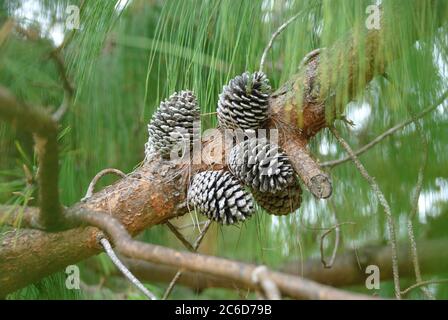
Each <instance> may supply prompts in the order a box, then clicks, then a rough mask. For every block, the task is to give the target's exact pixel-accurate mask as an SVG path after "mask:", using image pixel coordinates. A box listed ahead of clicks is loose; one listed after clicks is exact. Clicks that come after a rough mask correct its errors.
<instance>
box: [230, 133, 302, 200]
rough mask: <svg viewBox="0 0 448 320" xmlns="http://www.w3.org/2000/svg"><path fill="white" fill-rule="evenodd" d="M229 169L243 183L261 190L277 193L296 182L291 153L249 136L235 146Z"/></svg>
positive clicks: (231, 152) (231, 154) (264, 140)
mask: <svg viewBox="0 0 448 320" xmlns="http://www.w3.org/2000/svg"><path fill="white" fill-rule="evenodd" d="M228 164H229V169H230V171H231V172H232V173H233V175H234V176H235V177H237V178H238V179H240V180H241V181H242V182H243V183H244V184H246V185H247V186H250V187H251V188H252V189H254V190H257V191H260V192H271V193H275V192H277V191H281V190H283V189H285V188H286V187H287V186H288V185H290V184H292V183H293V181H294V170H293V168H292V166H291V163H290V162H289V159H288V156H287V155H286V154H285V153H284V152H283V151H282V150H281V149H280V147H279V146H277V145H275V144H271V143H269V142H268V141H267V140H266V139H254V138H253V139H249V140H246V141H243V142H241V143H239V144H237V145H236V146H234V147H233V148H232V150H231V151H230V155H229V160H228Z"/></svg>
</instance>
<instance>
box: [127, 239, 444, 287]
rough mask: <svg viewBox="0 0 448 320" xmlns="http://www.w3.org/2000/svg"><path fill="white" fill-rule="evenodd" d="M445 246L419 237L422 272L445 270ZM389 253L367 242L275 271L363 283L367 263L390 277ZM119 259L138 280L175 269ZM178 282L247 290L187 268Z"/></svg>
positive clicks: (405, 267)
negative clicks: (331, 257) (326, 263)
mask: <svg viewBox="0 0 448 320" xmlns="http://www.w3.org/2000/svg"><path fill="white" fill-rule="evenodd" d="M447 245H448V239H436V240H422V241H420V242H418V247H419V248H420V252H421V255H420V256H419V261H420V264H421V267H422V268H421V270H422V273H423V274H426V275H432V274H438V273H443V272H445V271H446V270H447V268H448V253H446V250H445V248H446V246H447ZM408 246H409V244H408V243H401V244H400V246H399V248H400V249H399V252H398V257H399V259H398V260H399V270H400V277H402V278H412V277H414V270H413V265H412V258H411V257H410V256H409V251H408V249H407V248H408ZM355 251H356V253H355ZM390 256H391V250H390V247H389V246H383V245H368V246H365V247H361V248H357V249H356V250H354V249H346V250H344V251H343V252H340V253H339V254H338V255H337V256H336V258H335V261H334V263H333V266H332V267H331V268H330V269H327V268H325V267H323V266H322V262H321V259H320V258H312V259H309V260H306V261H304V262H301V261H289V262H287V263H286V264H284V265H283V266H280V267H279V271H281V272H285V273H288V274H291V275H297V276H301V277H303V278H306V279H310V280H313V281H316V282H319V283H322V284H326V285H329V286H334V287H347V286H356V285H361V286H363V285H364V283H365V281H366V277H367V275H366V273H365V268H366V267H367V266H369V265H377V266H378V267H379V269H380V271H381V272H380V278H381V280H382V281H389V280H390V279H392V262H391V259H390ZM122 261H123V262H124V263H125V264H126V266H127V267H128V268H129V270H131V271H132V273H134V274H135V275H136V276H137V277H138V278H139V279H141V280H144V281H148V282H151V283H154V282H159V283H169V282H170V281H171V279H172V277H173V276H174V275H175V274H176V271H177V269H176V268H173V267H167V266H160V265H158V264H154V263H150V262H146V261H142V260H138V259H132V258H125V257H122ZM302 266H303V267H302ZM178 284H180V285H183V286H186V287H189V288H193V289H195V290H205V289H207V288H226V289H241V290H242V291H247V290H248V288H249V287H248V286H246V285H242V284H240V283H236V282H234V281H231V280H229V279H224V278H219V277H214V276H210V275H207V274H203V273H197V272H190V271H185V272H184V273H183V274H182V277H181V278H180V279H179V280H178Z"/></svg>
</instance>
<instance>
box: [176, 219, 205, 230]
mask: <svg viewBox="0 0 448 320" xmlns="http://www.w3.org/2000/svg"><path fill="white" fill-rule="evenodd" d="M207 222H208V220H207V221H200V222H199V223H187V224H184V225H181V226H178V227H177V230H183V229H188V228H195V227H197V226H198V225H199V226H202V225H205V224H207Z"/></svg>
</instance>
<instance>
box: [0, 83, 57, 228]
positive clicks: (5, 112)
mask: <svg viewBox="0 0 448 320" xmlns="http://www.w3.org/2000/svg"><path fill="white" fill-rule="evenodd" d="M0 117H1V118H3V119H4V120H6V121H8V122H9V123H11V124H12V125H14V126H15V127H17V128H18V129H19V130H24V131H28V132H31V133H33V134H34V140H35V147H36V152H37V156H38V160H39V169H38V170H39V171H38V182H39V206H40V208H41V213H40V216H39V220H38V221H39V223H40V225H41V226H42V227H43V228H46V229H48V230H56V229H58V228H60V227H61V225H62V222H63V218H62V215H61V205H60V202H59V191H58V172H59V170H58V169H59V164H58V142H57V132H58V127H57V124H56V123H55V122H54V121H53V119H52V118H51V117H50V116H49V115H48V113H47V112H46V111H45V110H43V109H41V108H37V107H31V106H28V105H25V104H24V103H21V102H19V101H17V100H16V98H15V97H14V96H13V95H12V94H11V93H10V92H9V91H8V90H7V89H5V88H3V87H1V86H0Z"/></svg>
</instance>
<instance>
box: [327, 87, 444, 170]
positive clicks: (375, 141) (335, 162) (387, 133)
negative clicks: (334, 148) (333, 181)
mask: <svg viewBox="0 0 448 320" xmlns="http://www.w3.org/2000/svg"><path fill="white" fill-rule="evenodd" d="M447 98H448V91H445V92H444V93H443V94H442V96H441V97H440V98H439V99H438V100H437V101H436V103H435V104H433V105H432V106H429V107H427V108H426V109H424V110H423V111H422V112H420V113H418V114H416V115H415V117H413V118H415V119H416V120H417V119H420V118H423V117H424V116H426V115H427V114H429V113H430V112H431V111H433V110H435V109H437V107H438V106H440V105H441V104H442V103H443V102H444V101H445V100H446V99H447ZM413 118H412V117H411V118H410V119H407V120H406V121H404V122H402V123H400V124H397V125H396V126H394V127H392V128H390V129H388V130H386V131H385V132H383V133H382V134H380V135H379V136H378V137H376V138H375V139H373V140H372V141H370V142H369V143H367V144H366V145H364V146H363V147H361V148H360V149H358V150H357V151H356V152H355V155H356V156H359V155H361V154H363V153H364V152H366V151H367V150H369V149H370V148H372V147H373V146H375V145H376V144H378V143H379V142H381V141H382V140H384V139H385V138H387V137H388V136H390V135H392V134H394V133H395V132H396V131H398V130H400V129H402V128H404V127H406V126H407V125H409V124H411V123H413V122H414V119H413ZM350 160H351V158H350V157H345V158H342V159H338V160H331V161H326V162H322V163H321V164H320V166H321V167H334V166H336V165H338V164H341V163H344V162H347V161H350Z"/></svg>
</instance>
